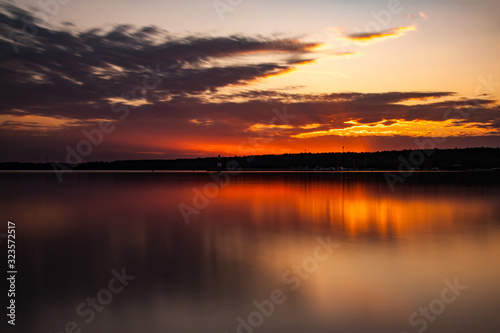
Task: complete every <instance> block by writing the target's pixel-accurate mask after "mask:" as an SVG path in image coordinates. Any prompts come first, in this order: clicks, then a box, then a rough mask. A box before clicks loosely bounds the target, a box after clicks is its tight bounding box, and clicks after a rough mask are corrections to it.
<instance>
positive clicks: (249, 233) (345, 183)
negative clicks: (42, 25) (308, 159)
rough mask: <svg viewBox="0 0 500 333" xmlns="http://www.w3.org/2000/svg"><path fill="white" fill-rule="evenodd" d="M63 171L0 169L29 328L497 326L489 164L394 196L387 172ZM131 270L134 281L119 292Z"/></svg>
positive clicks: (496, 212) (499, 192) (495, 202)
mask: <svg viewBox="0 0 500 333" xmlns="http://www.w3.org/2000/svg"><path fill="white" fill-rule="evenodd" d="M64 177H65V178H64V182H63V183H59V182H58V181H57V178H56V177H55V176H54V175H53V174H50V173H1V174H0V184H1V193H0V212H1V213H0V214H1V221H3V222H2V227H1V229H0V231H1V232H4V233H5V232H6V229H7V227H6V225H7V221H8V220H10V221H13V222H16V232H17V238H16V247H17V266H18V272H19V273H18V281H17V285H16V290H17V294H16V302H17V317H16V321H17V325H16V331H17V332H23V333H31V332H53V333H55V332H64V331H65V326H67V323H68V322H72V321H74V322H75V324H76V325H78V328H79V329H81V330H82V332H92V333H101V332H102V333H105V332H106V333H110V332H111V333H115V332H116V333H128V332H137V333H142V332H144V333H149V332H151V333H155V332H221V333H224V332H228V333H231V332H241V333H251V332H262V333H265V332H370V333H371V332H375V333H377V332H394V333H400V332H402V331H406V332H409V333H410V332H417V331H418V330H419V329H420V331H422V332H423V331H425V332H429V333H430V332H499V331H500V317H499V316H498V313H499V310H500V265H499V259H500V200H499V199H500V186H499V182H498V176H497V177H496V178H497V180H494V179H493V176H492V175H491V173H490V174H481V175H475V174H467V173H420V174H415V175H414V176H412V177H411V178H410V179H409V180H408V181H407V182H405V183H403V184H398V185H397V186H396V191H395V192H392V191H391V190H390V189H389V187H388V185H387V184H386V182H385V179H384V177H383V174H382V173H304V174H294V173H244V174H240V175H238V176H231V177H230V179H229V180H230V181H229V183H228V184H227V180H226V179H225V177H223V178H222V179H221V180H220V184H219V185H218V186H219V187H217V186H215V185H214V184H215V183H213V180H212V178H211V177H210V176H209V175H208V174H206V173H158V172H156V173H73V174H66V175H64ZM207 184H210V185H207ZM197 190H199V191H201V192H202V193H203V192H204V191H205V190H208V191H209V195H210V196H211V198H208V199H207V200H203V199H202V198H200V196H199V195H197V194H195V193H198V192H196V191H197ZM193 199H195V204H196V206H197V208H196V207H194V206H193V205H194V204H193ZM180 204H185V206H182V207H184V208H185V209H187V208H186V207H188V206H190V207H192V208H191V209H193V211H192V212H194V210H195V209H196V212H195V213H193V214H192V215H190V216H189V222H190V223H189V224H188V223H186V219H184V218H183V215H182V214H181V212H180V209H179V205H180ZM205 206H206V207H205ZM186 214H187V215H189V213H186ZM328 242H330V243H334V244H335V246H336V247H335V248H333V247H329V246H326V245H324V244H326V243H328ZM321 244H323V245H321ZM1 248H2V251H3V252H4V253H5V252H6V249H5V241H4V242H2V244H1ZM1 257H5V255H4V254H2V255H1ZM2 267H4V264H2ZM122 268H125V271H126V274H127V275H132V276H135V278H134V279H133V280H130V281H127V282H125V283H126V284H128V285H127V286H125V287H123V285H120V283H119V282H118V281H117V280H113V281H112V282H113V283H115V284H111V288H114V290H115V292H113V293H111V292H109V288H110V287H109V284H110V281H111V280H112V279H113V277H114V275H113V274H112V272H111V271H112V270H116V271H119V272H121V270H122ZM4 272H5V270H4V269H3V268H2V274H4ZM455 279H456V281H455ZM2 280H4V279H2ZM445 280H448V282H445ZM4 281H5V280H4ZM453 283H457V284H458V285H459V286H458V289H456V288H455V290H454V291H453V290H451V289H450V287H449V285H450V284H451V285H453ZM465 286H466V287H467V288H466V289H465ZM3 288H6V285H3ZM446 288H448V290H445V289H446ZM460 288H461V289H460ZM103 289H104V291H103V292H101V290H103ZM117 289H120V291H116V290H117ZM4 290H5V289H4ZM3 292H4V291H2V293H3ZM98 293H100V294H99V296H100V297H101V298H100V301H99V300H98V301H97V302H98V304H97V305H96V308H94V310H92V307H91V306H90V305H88V304H85V302H87V298H89V297H90V298H96V296H97V295H98ZM109 295H111V297H112V299H109V298H108V297H109ZM98 299H99V298H98ZM272 300H274V301H275V302H274V303H273V301H272ZM254 301H257V302H258V303H259V304H261V305H259V306H257V305H255V304H254ZM99 302H104V303H105V304H101V303H99ZM82 303H83V305H82ZM5 304H6V303H5ZM101 305H103V306H101ZM80 306H82V307H81V308H80V313H78V312H77V309H78V308H79V307H80ZM259 307H260V308H261V309H260V310H259ZM429 307H430V308H429ZM2 308H4V306H2ZM427 308H428V309H427ZM89 309H90V310H89ZM426 309H427V310H426ZM82 311H83V312H84V313H83V314H82ZM85 311H86V312H85ZM256 311H260V312H256ZM419 311H424V312H425V311H427V313H424V312H420V313H418V312H419ZM4 312H5V311H4ZM4 312H3V313H2V317H3V318H4V319H5V314H4ZM263 312H264V314H262V313H263ZM415 312H417V313H416V314H415ZM412 316H413V321H412V323H410V322H409V318H410V317H412ZM426 316H427V317H426ZM238 318H240V319H238ZM426 318H427V319H426ZM5 321H6V320H4V322H2V325H3V324H5ZM86 321H88V322H86ZM242 322H244V323H243V324H242ZM71 325H73V324H71V323H70V326H71ZM253 326H255V327H253ZM71 327H72V326H71ZM71 330H72V328H70V330H66V331H68V332H71Z"/></svg>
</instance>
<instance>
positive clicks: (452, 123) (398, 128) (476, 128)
mask: <svg viewBox="0 0 500 333" xmlns="http://www.w3.org/2000/svg"><path fill="white" fill-rule="evenodd" d="M344 124H351V125H352V126H349V127H346V128H332V129H329V130H325V131H314V132H305V133H300V134H296V135H293V136H292V137H293V138H299V139H304V138H313V137H318V136H325V135H334V136H354V137H356V136H410V137H458V136H482V135H495V134H498V130H496V129H494V128H491V129H489V128H484V127H481V126H485V125H491V124H490V123H477V122H471V123H466V124H462V125H461V124H460V121H459V120H456V119H447V120H444V121H433V120H418V119H417V120H404V119H389V120H386V119H384V120H381V121H377V122H373V123H359V122H358V121H357V120H349V121H345V122H344Z"/></svg>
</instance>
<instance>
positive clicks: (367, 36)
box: [345, 26, 417, 42]
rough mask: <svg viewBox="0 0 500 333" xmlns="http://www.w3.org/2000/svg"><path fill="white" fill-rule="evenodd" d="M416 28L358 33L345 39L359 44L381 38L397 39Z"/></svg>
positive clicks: (407, 27)
mask: <svg viewBox="0 0 500 333" xmlns="http://www.w3.org/2000/svg"><path fill="white" fill-rule="evenodd" d="M415 30H417V28H416V27H415V26H406V27H397V28H391V29H387V30H383V31H380V32H360V33H353V34H348V35H345V38H347V39H350V40H355V41H359V42H368V41H372V40H376V39H382V38H397V37H400V36H402V35H404V34H405V33H406V32H408V31H415Z"/></svg>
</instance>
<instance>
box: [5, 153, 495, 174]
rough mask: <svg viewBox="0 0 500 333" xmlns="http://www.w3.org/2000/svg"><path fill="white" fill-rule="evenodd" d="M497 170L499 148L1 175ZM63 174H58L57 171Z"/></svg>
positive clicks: (92, 165)
mask: <svg viewBox="0 0 500 333" xmlns="http://www.w3.org/2000/svg"><path fill="white" fill-rule="evenodd" d="M497 168H500V148H464V149H434V150H425V149H424V150H409V149H406V150H393V151H382V152H362V153H355V152H345V153H298V154H282V155H250V156H233V157H228V156H226V157H220V158H219V157H204V158H201V157H198V158H184V159H181V158H179V159H164V160H120V161H110V162H104V161H93V162H84V163H80V164H73V163H64V162H46V163H30V162H2V163H0V171H22V170H25V171H37V170H39V171H59V172H63V171H150V172H151V171H153V170H154V171H191V172H192V171H193V170H195V171H218V170H229V171H233V170H244V171H291V172H307V171H320V172H321V171H326V172H349V171H355V172H359V171H364V172H373V171H403V170H407V171H415V172H416V171H485V170H494V169H497ZM61 170H62V171H61Z"/></svg>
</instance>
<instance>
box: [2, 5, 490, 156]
mask: <svg viewBox="0 0 500 333" xmlns="http://www.w3.org/2000/svg"><path fill="white" fill-rule="evenodd" d="M59 2H60V3H59ZM59 2H58V1H56V0H42V1H37V0H23V1H21V0H19V1H2V2H0V3H1V5H0V32H1V38H0V73H1V75H0V88H1V89H0V110H1V111H0V161H46V160H47V159H48V160H49V161H64V160H65V159H66V160H67V156H68V152H69V151H73V152H77V153H78V151H80V155H81V158H82V160H83V161H96V160H116V159H145V158H147V159H149V158H154V159H156V158H178V157H197V156H214V155H219V154H220V155H225V156H233V155H250V154H268V153H272V154H281V153H298V152H303V151H305V150H307V151H308V152H329V151H342V147H345V150H346V151H377V150H391V149H404V148H409V149H415V148H419V146H421V144H420V143H422V142H427V143H429V142H432V143H433V144H434V145H435V146H436V147H440V148H447V147H453V148H454V147H477V146H489V147H499V146H500V104H499V102H498V101H499V100H500V65H499V56H500V43H499V41H500V20H498V14H499V13H500V2H499V1H497V0H400V1H397V0H390V1H387V0H359V1H356V0H311V1H298V0H293V1H292V0H289V1H285V0H267V1H263V0H262V1H261V0H241V1H238V0H215V1H214V0H167V1H166V0H148V1H132V0H99V1H97V0H86V1H82V0H64V1H63V0H59ZM43 4H46V5H43ZM429 138H430V139H429ZM426 139H427V140H426ZM92 141H93V142H92ZM84 142H87V143H84ZM88 142H91V143H90V144H88ZM89 147H90V150H89Z"/></svg>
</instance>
